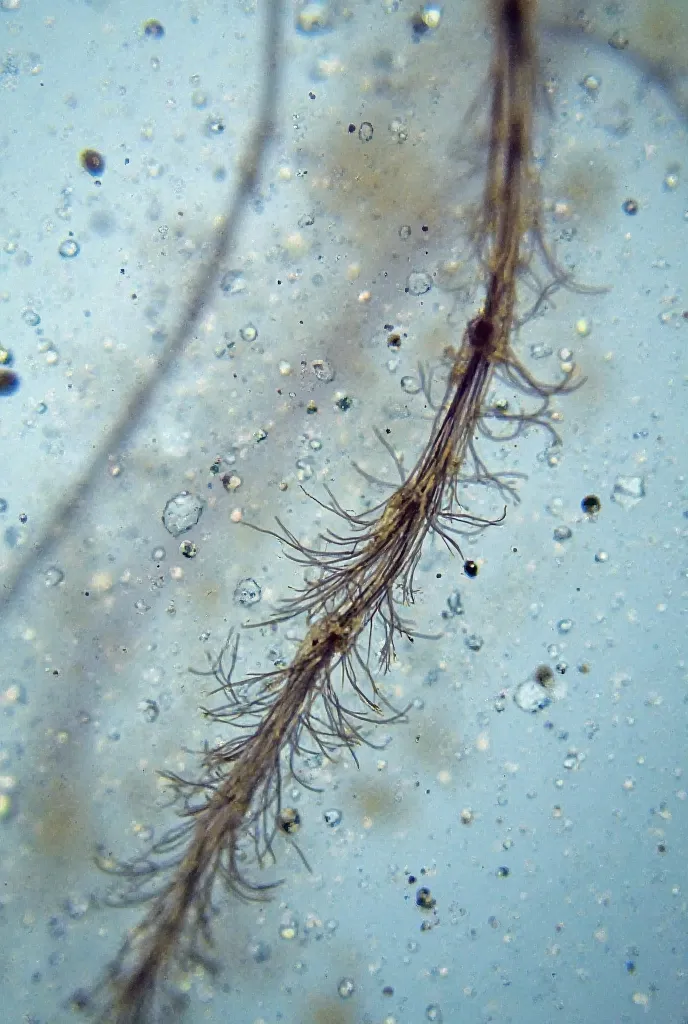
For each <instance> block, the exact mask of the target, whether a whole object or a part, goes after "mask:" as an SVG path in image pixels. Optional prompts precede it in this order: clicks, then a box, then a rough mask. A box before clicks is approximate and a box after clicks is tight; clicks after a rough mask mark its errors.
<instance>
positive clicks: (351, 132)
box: [349, 124, 356, 135]
mask: <svg viewBox="0 0 688 1024" xmlns="http://www.w3.org/2000/svg"><path fill="white" fill-rule="evenodd" d="M355 131H356V125H355V124H350V125H349V135H353V133H354V132H355Z"/></svg>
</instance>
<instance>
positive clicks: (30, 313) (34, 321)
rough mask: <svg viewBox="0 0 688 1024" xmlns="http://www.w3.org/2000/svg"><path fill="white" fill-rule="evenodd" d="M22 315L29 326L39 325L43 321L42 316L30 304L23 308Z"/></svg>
mask: <svg viewBox="0 0 688 1024" xmlns="http://www.w3.org/2000/svg"><path fill="white" fill-rule="evenodd" d="M21 317H22V320H23V321H24V323H25V324H26V326H27V327H38V325H39V324H40V322H41V318H40V316H39V315H38V313H37V312H36V310H35V309H31V307H29V306H27V308H26V309H24V310H22V315H21Z"/></svg>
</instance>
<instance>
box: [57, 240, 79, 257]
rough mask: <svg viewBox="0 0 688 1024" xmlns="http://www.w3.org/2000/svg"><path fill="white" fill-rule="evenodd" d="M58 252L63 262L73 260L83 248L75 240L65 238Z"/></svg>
mask: <svg viewBox="0 0 688 1024" xmlns="http://www.w3.org/2000/svg"><path fill="white" fill-rule="evenodd" d="M57 251H58V252H59V254H60V256H61V257H62V259H63V260H73V259H74V257H75V256H78V255H79V253H80V252H81V246H80V245H79V243H78V242H77V240H76V239H75V238H65V240H64V241H63V242H60V247H59V249H58V250H57Z"/></svg>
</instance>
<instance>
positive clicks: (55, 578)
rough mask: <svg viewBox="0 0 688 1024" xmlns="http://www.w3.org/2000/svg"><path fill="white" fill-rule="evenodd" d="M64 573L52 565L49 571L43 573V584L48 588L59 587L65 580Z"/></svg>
mask: <svg viewBox="0 0 688 1024" xmlns="http://www.w3.org/2000/svg"><path fill="white" fill-rule="evenodd" d="M64 578H65V577H64V573H63V572H62V569H58V567H57V566H56V565H51V566H50V568H49V569H46V570H45V572H44V573H43V582H44V584H45V585H46V587H57V586H59V585H60V583H62V581H63V580H64Z"/></svg>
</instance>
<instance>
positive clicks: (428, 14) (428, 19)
mask: <svg viewBox="0 0 688 1024" xmlns="http://www.w3.org/2000/svg"><path fill="white" fill-rule="evenodd" d="M421 18H422V19H423V24H424V25H427V27H428V28H437V27H438V25H439V23H440V21H441V20H442V11H441V10H440V9H439V7H434V6H433V7H424V8H423V10H422V12H421Z"/></svg>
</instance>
